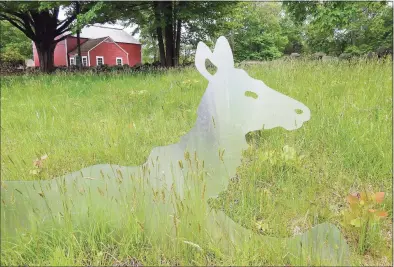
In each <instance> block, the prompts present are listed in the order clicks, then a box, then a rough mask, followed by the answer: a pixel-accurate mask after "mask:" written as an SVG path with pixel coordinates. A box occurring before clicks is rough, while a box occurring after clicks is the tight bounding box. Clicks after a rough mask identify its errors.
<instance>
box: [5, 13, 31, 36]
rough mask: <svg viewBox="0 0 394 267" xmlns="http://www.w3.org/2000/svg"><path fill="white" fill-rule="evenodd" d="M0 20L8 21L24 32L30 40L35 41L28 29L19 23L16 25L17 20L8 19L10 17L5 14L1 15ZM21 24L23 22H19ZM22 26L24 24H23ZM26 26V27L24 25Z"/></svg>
mask: <svg viewBox="0 0 394 267" xmlns="http://www.w3.org/2000/svg"><path fill="white" fill-rule="evenodd" d="M0 20H7V21H8V22H9V23H11V24H12V25H13V26H14V27H16V28H17V29H18V30H20V31H21V32H23V33H24V34H25V35H26V36H27V37H28V38H29V39H31V40H33V41H34V39H35V38H34V35H31V32H30V31H29V30H28V29H26V28H23V27H22V26H21V25H19V24H18V23H16V22H15V18H11V17H8V16H6V15H4V14H1V13H0ZM18 22H19V23H21V21H18ZM21 24H22V23H21ZM23 25H24V23H23ZM24 26H26V25H24Z"/></svg>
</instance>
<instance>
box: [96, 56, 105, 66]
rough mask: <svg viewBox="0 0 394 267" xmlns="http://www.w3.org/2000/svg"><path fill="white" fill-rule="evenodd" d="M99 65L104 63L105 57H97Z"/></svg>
mask: <svg viewBox="0 0 394 267" xmlns="http://www.w3.org/2000/svg"><path fill="white" fill-rule="evenodd" d="M96 63H97V66H99V65H104V57H96Z"/></svg>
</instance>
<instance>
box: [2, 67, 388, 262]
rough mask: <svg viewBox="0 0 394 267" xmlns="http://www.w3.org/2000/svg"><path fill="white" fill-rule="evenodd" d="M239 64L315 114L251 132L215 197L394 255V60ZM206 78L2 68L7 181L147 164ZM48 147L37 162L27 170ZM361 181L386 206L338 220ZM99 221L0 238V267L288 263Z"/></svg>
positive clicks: (248, 222)
mask: <svg viewBox="0 0 394 267" xmlns="http://www.w3.org/2000/svg"><path fill="white" fill-rule="evenodd" d="M244 69H245V70H246V71H247V72H248V74H249V75H250V76H251V77H253V78H256V79H260V80H263V81H264V82H265V84H267V85H268V86H269V87H271V88H273V89H275V90H277V91H279V92H281V93H284V94H286V95H288V96H290V97H292V98H294V99H297V100H299V101H300V102H302V103H304V104H305V105H306V106H308V107H309V108H310V110H311V114H312V115H311V120H310V121H309V122H307V123H306V124H305V125H304V126H303V127H302V128H300V129H298V130H296V131H291V132H288V131H286V130H284V129H279V128H278V129H273V130H268V131H260V132H253V133H250V134H248V135H247V140H248V143H249V149H248V150H246V151H245V152H244V156H243V164H242V166H240V167H239V169H238V172H237V177H236V178H235V179H232V182H231V184H230V186H229V188H228V190H227V191H225V192H223V193H222V194H221V195H220V197H219V199H216V200H212V201H211V202H210V205H212V207H216V208H220V209H223V210H224V211H225V212H226V214H228V215H229V216H230V217H231V218H233V219H234V221H236V222H238V223H240V224H242V225H244V226H245V227H247V228H249V229H252V230H253V231H255V232H258V233H260V234H261V235H266V236H274V237H289V236H293V235H297V234H298V233H302V232H304V231H306V230H308V229H310V228H311V227H312V226H314V225H316V224H318V223H323V222H330V223H333V224H335V225H337V226H338V227H339V228H340V229H341V231H342V233H343V234H344V236H345V237H346V239H347V241H348V243H349V245H350V247H351V250H352V264H354V265H359V264H364V265H392V255H391V250H392V247H391V244H392V243H391V239H392V222H391V221H392V127H393V125H392V105H393V99H392V62H391V61H386V62H377V61H371V62H362V61H360V62H339V63H335V62H333V63H322V62H317V61H294V62H285V61H272V62H265V63H263V64H261V65H253V66H247V67H244ZM207 84H208V83H207V81H206V80H205V79H204V78H203V77H202V76H201V75H200V74H199V73H198V72H197V70H195V69H194V68H186V69H182V70H170V71H167V72H163V73H139V74H128V75H125V74H116V75H115V74H114V75H111V74H109V75H104V74H102V75H85V76H83V75H78V74H77V75H61V74H57V75H52V76H46V75H42V76H19V77H2V79H1V179H2V180H34V179H50V178H53V177H57V176H59V175H62V174H64V173H68V172H71V171H76V170H79V169H81V168H83V167H87V166H90V165H94V164H100V163H113V164H119V165H124V166H136V165H141V164H142V163H144V162H145V160H146V158H147V156H148V155H149V153H150V151H151V150H152V148H154V147H155V146H163V145H167V144H171V143H175V142H178V141H179V139H180V137H181V136H182V135H184V134H185V133H187V132H188V131H189V130H190V129H191V128H192V127H193V125H194V123H195V120H196V110H197V107H198V104H199V101H200V99H201V97H202V95H203V93H204V90H205V89H206V87H207ZM285 146H288V147H290V148H289V149H290V151H293V152H292V153H287V154H284V152H283V148H284V147H285ZM43 155H47V156H48V158H47V159H46V160H45V162H44V164H43V165H42V166H41V167H40V168H36V167H34V165H33V162H34V160H35V159H37V158H40V157H41V156H43ZM363 191H368V192H385V198H384V201H383V203H381V204H380V205H379V206H378V208H379V209H380V210H385V211H387V212H388V216H387V217H386V218H382V219H380V220H379V221H378V223H376V224H375V225H374V226H373V227H369V228H368V229H367V234H365V233H364V232H363V231H362V230H361V229H360V228H358V227H355V226H353V225H351V224H349V223H347V222H346V221H344V216H343V212H345V211H346V210H347V209H348V203H347V201H346V197H347V196H348V195H349V194H351V193H356V192H363ZM191 219H193V218H191ZM196 219H197V218H196ZM105 220H106V219H105V217H103V218H97V221H101V222H102V223H98V224H97V225H100V227H97V228H92V229H90V230H91V231H89V232H85V233H82V234H79V235H77V237H75V235H74V234H75V233H74V232H72V231H73V230H70V229H63V230H62V231H59V232H57V233H52V234H51V235H49V234H48V235H45V236H44V235H34V236H29V242H26V239H23V238H21V239H20V240H19V241H18V242H16V244H12V245H10V244H8V243H7V244H4V243H3V242H2V251H1V256H2V257H1V264H2V265H3V264H13V265H15V264H29V265H34V264H37V265H56V264H58V265H101V264H102V265H112V264H114V262H118V263H119V262H121V263H127V262H129V264H131V263H130V261H132V260H131V258H133V259H134V260H135V261H138V262H140V263H142V264H144V265H157V264H164V265H168V264H171V265H174V264H180V265H201V264H203V265H205V264H209V265H210V264H215V265H229V264H238V265H249V264H254V265H263V264H265V265H267V264H270V265H282V264H285V263H286V262H285V261H284V260H283V259H282V258H279V257H277V255H272V254H270V252H269V251H270V250H268V249H266V248H264V247H263V248H261V250H260V252H258V253H257V254H256V255H252V256H251V255H246V254H247V253H246V252H245V253H243V254H242V255H241V256H240V254H236V255H227V254H226V252H223V251H220V250H219V249H216V248H215V247H214V246H212V244H209V241H208V240H204V239H201V240H199V241H200V243H199V244H198V246H199V247H200V248H201V249H202V251H203V252H195V251H194V250H193V249H191V250H190V249H181V248H179V249H171V248H169V247H168V246H161V244H160V243H156V242H151V241H146V240H143V238H140V235H139V234H138V233H136V231H135V228H133V227H131V228H130V229H132V230H130V232H128V233H126V234H124V233H123V234H122V235H123V237H122V238H115V237H114V236H116V233H115V234H114V233H113V231H112V229H111V227H110V226H109V225H105ZM126 232H127V231H126ZM65 240H66V241H67V242H66V241H65ZM240 250H241V251H242V248H240ZM109 255H110V256H109ZM304 264H307V262H306V263H304Z"/></svg>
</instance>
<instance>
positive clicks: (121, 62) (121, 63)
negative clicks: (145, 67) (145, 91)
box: [115, 57, 123, 66]
mask: <svg viewBox="0 0 394 267" xmlns="http://www.w3.org/2000/svg"><path fill="white" fill-rule="evenodd" d="M118 59H120V65H121V66H123V58H122V57H117V58H116V61H115V63H116V66H119V65H118Z"/></svg>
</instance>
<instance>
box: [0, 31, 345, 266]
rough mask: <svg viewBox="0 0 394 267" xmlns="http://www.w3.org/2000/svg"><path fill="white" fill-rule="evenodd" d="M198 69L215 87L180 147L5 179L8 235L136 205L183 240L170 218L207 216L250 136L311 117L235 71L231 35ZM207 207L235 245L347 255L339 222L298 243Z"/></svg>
mask: <svg viewBox="0 0 394 267" xmlns="http://www.w3.org/2000/svg"><path fill="white" fill-rule="evenodd" d="M206 60H210V61H211V62H212V63H213V64H214V65H215V66H216V67H217V72H216V73H215V74H213V75H211V74H210V73H209V72H208V71H207V69H206V67H205V62H206ZM195 64H196V67H197V70H198V71H199V72H200V73H201V74H202V75H203V76H204V77H205V78H206V79H207V80H208V81H209V85H208V88H207V89H206V92H205V94H204V95H203V97H202V100H201V103H200V105H199V107H198V111H197V113H198V118H197V122H196V124H195V126H194V127H193V128H192V130H191V131H190V132H189V133H188V134H186V135H185V136H183V137H181V140H180V142H179V143H176V144H172V145H169V146H163V147H156V148H154V149H153V150H152V152H151V153H150V155H149V157H148V159H147V161H146V163H144V164H143V165H142V166H139V167H125V166H118V165H109V164H101V165H94V166H90V167H87V168H84V169H82V170H80V171H77V172H74V173H71V174H68V175H65V176H62V177H58V178H55V179H52V180H49V181H7V182H4V183H3V185H2V191H1V192H2V195H1V198H2V204H1V205H2V222H1V223H2V238H4V237H5V236H7V237H9V236H13V235H14V234H15V233H19V232H20V231H23V229H31V225H32V224H33V222H34V225H41V226H39V227H44V226H42V225H46V226H45V227H49V226H48V225H51V224H55V223H57V224H59V223H60V224H61V222H62V220H64V219H65V217H66V214H69V218H71V220H72V222H73V223H74V224H75V225H78V223H82V218H85V217H88V216H89V213H91V212H92V210H104V211H105V212H106V213H107V214H108V216H110V214H115V213H119V214H121V213H124V212H132V210H133V207H134V208H136V209H139V210H143V211H145V212H143V217H144V219H143V220H144V229H150V230H151V231H152V232H155V230H157V229H165V231H167V230H168V232H171V234H173V235H178V234H179V233H176V231H175V233H174V228H173V227H169V226H168V227H166V226H165V225H167V224H168V225H171V219H169V217H170V216H169V215H171V214H176V213H179V212H180V210H182V208H180V206H183V204H184V203H189V207H191V209H195V210H196V211H197V210H199V211H201V207H202V206H203V205H205V203H206V201H207V200H208V199H209V198H213V197H216V196H217V195H218V194H219V193H220V192H222V191H224V190H226V188H227V186H228V183H229V180H230V178H231V177H233V176H235V174H236V168H237V167H238V166H239V165H240V164H241V158H242V151H243V150H245V149H246V148H247V147H248V144H247V143H246V140H245V135H246V134H247V133H249V132H251V131H256V130H261V129H264V130H269V129H272V128H275V127H282V128H284V129H286V130H295V129H298V128H300V127H301V126H302V125H303V123H305V122H306V121H308V120H309V119H310V110H309V109H308V108H307V107H306V106H305V105H304V104H302V103H300V102H298V101H296V100H294V99H292V98H290V97H288V96H285V95H283V94H281V93H279V92H276V91H275V90H273V89H271V88H269V87H268V86H266V85H265V84H264V83H263V82H262V81H259V80H255V79H253V78H251V77H249V76H248V74H247V73H246V72H245V71H244V70H241V69H236V68H234V61H233V55H232V52H231V49H230V46H229V44H228V42H227V40H226V39H225V38H224V37H220V38H219V39H218V40H217V43H216V46H215V49H214V51H213V52H211V50H210V49H209V48H208V47H207V46H206V45H205V44H204V43H202V42H200V43H199V44H198V47H197V51H196V58H195ZM158 199H159V200H158ZM131 203H134V204H135V203H137V204H135V205H134V206H133V205H132V204H131ZM204 207H207V208H206V210H203V211H202V213H204V216H203V217H204V218H205V222H204V226H205V228H206V230H208V232H209V233H210V236H211V237H212V238H213V239H214V240H218V244H222V245H224V246H226V247H228V248H230V247H232V245H235V246H237V245H239V246H242V245H243V244H245V243H249V242H260V241H262V242H268V243H271V244H272V242H279V243H280V242H282V243H283V242H284V244H285V245H286V246H287V250H288V251H289V252H291V255H295V256H294V257H295V258H297V257H298V256H299V255H304V254H305V255H307V256H308V257H310V256H311V255H313V257H316V258H317V259H318V260H319V261H321V262H325V263H326V264H334V265H335V264H338V263H342V262H344V261H345V260H346V258H347V257H346V256H347V253H348V248H347V245H346V242H345V241H344V239H343V237H342V236H341V234H340V231H339V230H338V229H337V228H336V227H335V226H334V225H330V224H321V225H317V226H315V227H314V228H312V229H311V230H309V231H308V232H306V233H304V234H302V235H299V236H297V237H294V238H288V239H280V238H277V239H275V238H268V237H263V236H260V235H257V234H255V233H252V231H250V230H248V229H245V228H243V227H242V226H241V225H239V224H237V223H236V222H234V221H233V220H232V219H230V218H229V217H228V216H227V215H226V214H225V213H224V212H222V211H215V210H211V209H209V208H208V206H207V205H205V206H204ZM37 222H39V224H37ZM185 227H186V226H185ZM264 240H265V241H264ZM267 240H268V241H267ZM219 241H220V242H219Z"/></svg>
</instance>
